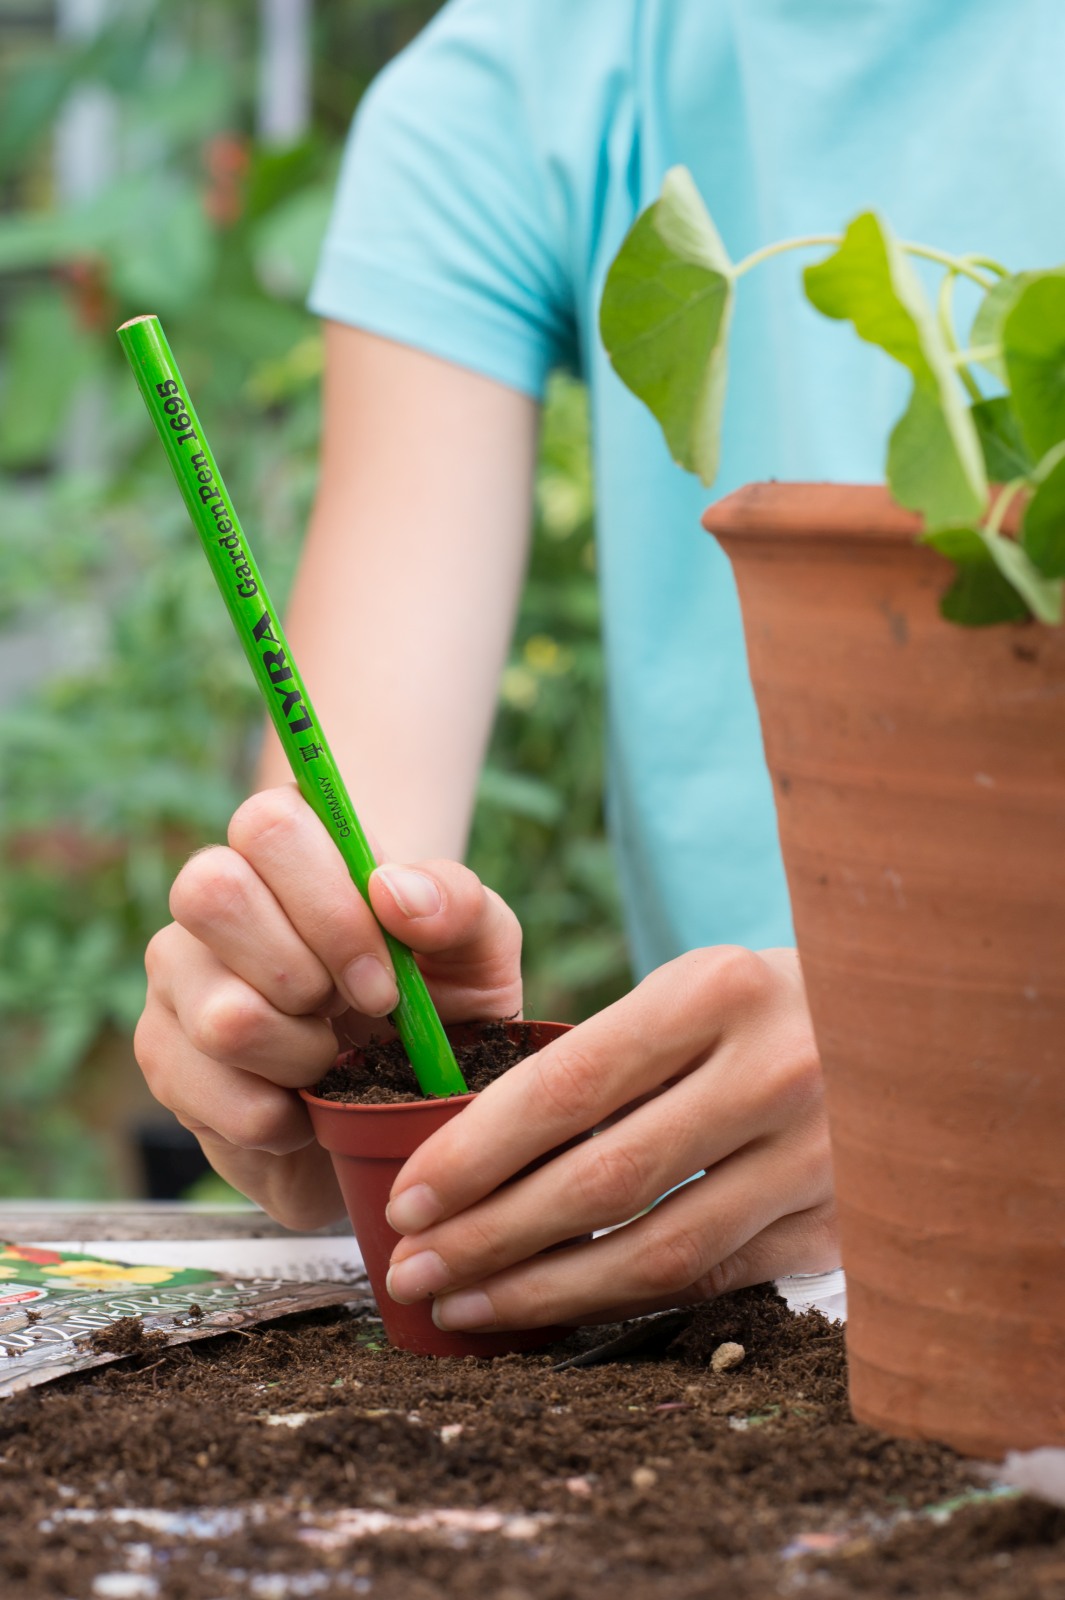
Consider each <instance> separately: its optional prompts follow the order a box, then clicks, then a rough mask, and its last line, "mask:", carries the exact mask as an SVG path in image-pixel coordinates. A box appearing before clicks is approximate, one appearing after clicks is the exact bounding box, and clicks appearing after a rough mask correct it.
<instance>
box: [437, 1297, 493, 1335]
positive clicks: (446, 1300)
mask: <svg viewBox="0 0 1065 1600" xmlns="http://www.w3.org/2000/svg"><path fill="white" fill-rule="evenodd" d="M495 1320H496V1313H495V1307H494V1306H493V1305H492V1302H491V1300H489V1298H488V1296H487V1295H486V1294H481V1293H480V1291H479V1290H477V1289H472V1290H470V1292H469V1293H468V1294H445V1295H444V1296H443V1297H442V1298H441V1299H440V1300H434V1301H433V1321H434V1322H435V1323H436V1325H437V1327H438V1328H442V1329H444V1330H445V1331H447V1330H449V1329H452V1328H492V1327H494V1326H495Z"/></svg>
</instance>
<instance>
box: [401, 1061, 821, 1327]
mask: <svg viewBox="0 0 1065 1600" xmlns="http://www.w3.org/2000/svg"><path fill="white" fill-rule="evenodd" d="M731 1048H732V1049H735V1046H734V1045H733V1046H731ZM726 1072H727V1063H726V1065H725V1066H724V1067H722V1066H721V1065H720V1063H718V1062H715V1063H714V1064H713V1066H710V1065H709V1064H705V1063H704V1064H703V1065H702V1066H701V1067H699V1068H698V1069H697V1070H696V1071H695V1072H693V1073H691V1074H689V1075H688V1076H687V1077H686V1078H684V1079H683V1080H682V1081H681V1082H680V1083H679V1084H677V1085H675V1086H674V1087H673V1088H671V1089H670V1090H669V1092H668V1093H664V1094H660V1095H658V1096H656V1097H655V1098H653V1099H651V1100H649V1101H647V1102H645V1103H644V1104H643V1105H641V1106H640V1107H639V1108H638V1109H636V1110H635V1111H633V1112H631V1113H630V1114H629V1115H628V1116H626V1117H625V1118H623V1119H622V1120H621V1121H620V1122H616V1123H614V1124H613V1125H612V1126H611V1127H610V1128H609V1129H607V1130H605V1131H603V1132H600V1133H599V1134H597V1135H596V1137H595V1138H594V1139H588V1140H585V1141H584V1142H582V1143H581V1144H579V1145H577V1146H576V1147H575V1148H573V1149H570V1150H568V1151H566V1152H564V1153H563V1154H561V1155H559V1156H557V1157H556V1158H555V1159H554V1160H552V1161H549V1162H547V1163H546V1164H545V1165H543V1166H541V1167H540V1168H539V1169H538V1170H537V1171H535V1172H533V1173H531V1174H530V1175H529V1176H527V1177H526V1178H524V1179H523V1180H522V1181H521V1182H520V1183H517V1184H510V1185H504V1186H503V1187H502V1188H501V1189H499V1190H497V1191H496V1192H495V1193H494V1194H493V1195H491V1196H489V1197H488V1198H486V1199H485V1200H484V1201H482V1202H481V1203H480V1204H477V1205H474V1206H472V1207H470V1208H469V1209H468V1210H465V1211H463V1212H460V1213H459V1214H458V1215H457V1216H455V1217H453V1218H451V1219H449V1220H447V1221H444V1222H443V1223H441V1224H440V1225H438V1226H436V1227H428V1228H427V1229H425V1230H423V1231H420V1232H418V1233H416V1234H414V1235H412V1236H408V1237H407V1238H405V1239H403V1240H402V1241H401V1243H399V1244H398V1245H397V1246H396V1249H395V1251H394V1253H393V1257H392V1270H391V1274H390V1277H389V1292H390V1293H391V1294H392V1296H393V1298H394V1299H396V1300H399V1301H404V1300H406V1299H408V1298H409V1299H410V1300H414V1299H418V1298H421V1297H422V1295H424V1294H425V1293H429V1292H433V1293H435V1292H438V1291H439V1290H440V1289H442V1288H443V1287H444V1286H445V1284H446V1285H447V1286H448V1287H456V1286H459V1285H462V1284H465V1283H471V1282H476V1281H477V1280H478V1279H480V1278H484V1277H486V1276H488V1275H489V1274H492V1273H495V1272H499V1271H501V1270H503V1269H504V1268H506V1267H509V1266H511V1265H513V1264H514V1263H517V1262H520V1261H523V1260H525V1259H526V1258H527V1257H529V1256H533V1255H536V1254H539V1253H540V1252H541V1251H543V1250H546V1249H549V1248H550V1247H551V1246H553V1245H556V1244H560V1243H562V1242H563V1241H565V1240H567V1239H572V1238H574V1237H576V1236H578V1235H580V1234H587V1233H593V1232H598V1231H599V1230H601V1229H603V1228H612V1227H616V1226H618V1225H620V1224H621V1223H624V1222H627V1221H629V1220H630V1219H631V1218H633V1217H635V1216H637V1215H639V1213H640V1212H642V1211H644V1210H646V1209H647V1208H648V1207H649V1206H652V1205H654V1204H655V1202H656V1201H658V1200H659V1199H660V1198H661V1196H662V1195H664V1194H667V1193H668V1192H669V1191H670V1190H672V1189H675V1188H676V1187H677V1186H678V1185H679V1184H682V1183H685V1182H687V1180H688V1179H690V1178H692V1177H693V1176H695V1175H696V1174H698V1173H699V1172H701V1171H702V1170H703V1169H710V1168H715V1167H717V1166H718V1164H719V1163H720V1162H722V1161H723V1160H725V1159H726V1158H728V1157H730V1156H732V1155H734V1154H735V1153H738V1152H741V1151H744V1150H745V1149H748V1148H750V1149H752V1150H753V1149H754V1148H755V1146H756V1141H760V1142H761V1144H762V1145H764V1146H768V1148H769V1150H770V1152H771V1156H770V1165H772V1167H773V1169H774V1171H773V1177H774V1182H773V1184H772V1187H771V1188H767V1189H766V1194H765V1197H764V1198H766V1199H767V1200H768V1202H769V1203H770V1204H771V1205H772V1204H775V1203H776V1201H777V1200H778V1199H779V1198H780V1197H781V1195H782V1194H785V1193H786V1194H787V1196H788V1201H789V1204H790V1205H791V1207H793V1208H795V1207H799V1206H807V1205H812V1204H814V1203H816V1202H817V1201H818V1200H819V1199H820V1198H821V1197H822V1196H823V1193H824V1181H825V1180H824V1171H825V1162H826V1160H827V1150H826V1149H824V1148H823V1147H819V1146H817V1145H816V1142H812V1135H813V1132H814V1130H813V1129H811V1130H808V1131H807V1132H806V1137H805V1139H800V1138H799V1137H797V1136H796V1137H795V1138H793V1139H788V1140H784V1141H773V1142H772V1143H771V1144H770V1143H769V1140H768V1137H767V1132H766V1108H765V1107H764V1106H763V1105H762V1104H761V1103H760V1101H759V1099H758V1098H757V1097H756V1096H754V1095H752V1094H750V1093H749V1092H747V1091H746V1090H745V1091H744V1092H743V1093H742V1094H741V1095H740V1097H739V1098H738V1099H737V1100H735V1101H734V1102H733V1103H731V1104H722V1105H721V1106H720V1108H719V1107H718V1106H717V1102H718V1101H719V1100H723V1099H724V1098H725V1097H723V1096H722V1095H721V1094H720V1092H719V1086H720V1081H721V1079H722V1077H723V1076H724V1075H725V1073H726ZM464 1114H466V1113H464ZM751 1170H755V1168H754V1167H753V1166H752V1168H751ZM391 1215H392V1208H390V1216H391ZM427 1253H428V1254H429V1255H430V1256H432V1257H433V1258H435V1260H434V1261H433V1262H430V1261H429V1260H427V1259H425V1258H426V1255H427ZM436 1263H439V1265H437V1264H436ZM445 1263H446V1271H445V1266H444V1264H445ZM430 1268H431V1270H430ZM427 1275H428V1276H431V1277H432V1280H433V1281H432V1284H431V1286H425V1280H426V1277H427Z"/></svg>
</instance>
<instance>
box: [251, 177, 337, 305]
mask: <svg viewBox="0 0 1065 1600" xmlns="http://www.w3.org/2000/svg"><path fill="white" fill-rule="evenodd" d="M332 206H333V194H332V190H331V188H330V187H329V186H328V185H327V184H319V185H318V186H317V187H315V188H313V189H306V190H303V191H301V192H300V193H298V194H294V195H291V196H290V197H289V198H288V199H287V200H283V201H281V203H280V204H279V205H276V206H274V208H273V210H271V211H268V212H267V213H266V215H265V216H264V217H262V218H261V219H260V221H258V222H257V223H256V224H255V225H254V227H253V229H252V255H253V259H254V261H255V275H256V277H257V278H258V279H259V282H260V283H261V284H262V285H263V287H264V288H265V289H266V290H267V292H268V293H269V294H272V295H277V297H278V298H279V299H282V300H284V299H291V300H299V301H303V300H304V299H305V298H306V295H307V291H308V290H309V288H310V286H311V279H312V278H313V277H314V269H315V266H316V265H317V261H318V253H319V250H320V248H321V244H322V239H323V238H324V236H325V230H326V224H327V223H328V221H329V214H330V212H331V210H332Z"/></svg>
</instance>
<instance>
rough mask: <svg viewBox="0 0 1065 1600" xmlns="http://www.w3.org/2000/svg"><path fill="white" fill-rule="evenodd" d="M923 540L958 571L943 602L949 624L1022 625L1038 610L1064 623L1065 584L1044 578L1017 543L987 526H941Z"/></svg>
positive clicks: (1043, 616)
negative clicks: (1064, 591)
mask: <svg viewBox="0 0 1065 1600" xmlns="http://www.w3.org/2000/svg"><path fill="white" fill-rule="evenodd" d="M923 542H924V543H925V544H930V545H931V546H932V547H933V549H935V550H938V551H939V552H940V554H941V555H945V556H946V557H948V559H949V560H951V561H953V562H954V563H955V564H956V565H957V567H958V574H957V577H956V578H955V580H954V582H953V584H952V585H951V587H950V588H949V589H948V590H947V592H946V594H945V595H944V596H943V599H942V600H941V601H940V611H941V612H942V614H943V616H944V617H946V618H947V620H948V621H949V622H960V623H962V624H963V625H964V626H965V627H968V628H983V627H987V626H989V625H990V624H992V623H995V622H1019V621H1023V619H1024V618H1025V617H1028V616H1031V614H1032V612H1033V611H1034V612H1035V614H1036V616H1038V617H1039V618H1040V619H1041V620H1042V621H1043V622H1060V621H1061V589H1062V586H1061V584H1060V583H1056V582H1048V581H1047V580H1046V579H1044V578H1042V577H1041V576H1040V574H1039V573H1037V572H1036V571H1035V569H1034V568H1033V567H1032V564H1031V562H1030V561H1029V560H1028V557H1027V556H1026V555H1025V553H1024V551H1023V550H1022V549H1021V548H1020V546H1019V545H1018V544H1016V543H1015V542H1014V541H1013V540H1012V539H1007V538H1005V537H1003V535H1002V534H1000V533H989V532H988V531H987V530H986V529H983V528H941V529H939V530H937V531H936V532H934V533H928V534H925V535H924V538H923Z"/></svg>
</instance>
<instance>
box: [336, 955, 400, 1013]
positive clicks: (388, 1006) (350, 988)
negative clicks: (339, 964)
mask: <svg viewBox="0 0 1065 1600" xmlns="http://www.w3.org/2000/svg"><path fill="white" fill-rule="evenodd" d="M340 981H341V983H342V984H343V986H344V990H345V993H346V994H347V996H348V999H349V1000H350V1001H351V1003H352V1005H353V1006H354V1007H355V1010H356V1011H361V1012H362V1014H363V1016H364V1017H386V1016H387V1015H388V1013H389V1012H390V1011H394V1010H395V1009H396V1007H397V1005H398V1004H399V990H398V989H397V988H396V980H395V978H393V976H392V974H391V973H390V972H386V971H385V968H384V967H383V966H382V965H381V963H380V961H378V959H377V957H376V956H359V958H358V960H356V961H353V962H352V963H351V964H350V966H347V967H345V968H344V971H343V973H342V974H341V978H340Z"/></svg>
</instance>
